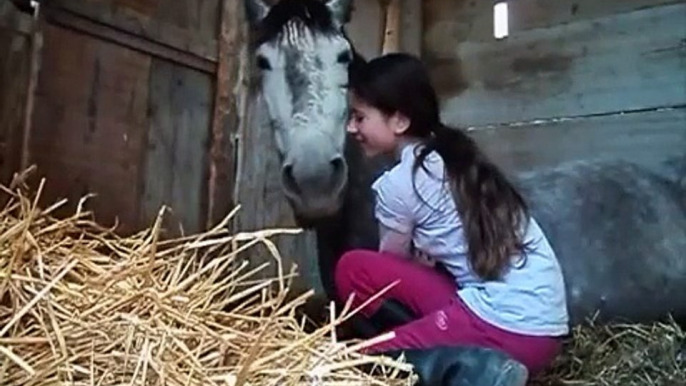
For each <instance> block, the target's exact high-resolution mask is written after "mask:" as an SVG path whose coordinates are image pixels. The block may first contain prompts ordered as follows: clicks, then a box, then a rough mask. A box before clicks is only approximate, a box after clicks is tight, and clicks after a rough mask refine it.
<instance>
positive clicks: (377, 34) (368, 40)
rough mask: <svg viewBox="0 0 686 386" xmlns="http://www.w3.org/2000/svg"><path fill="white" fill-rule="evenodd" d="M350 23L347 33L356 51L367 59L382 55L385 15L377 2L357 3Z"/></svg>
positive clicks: (347, 26)
mask: <svg viewBox="0 0 686 386" xmlns="http://www.w3.org/2000/svg"><path fill="white" fill-rule="evenodd" d="M353 6H354V9H353V12H352V18H351V20H350V23H349V24H348V25H346V27H345V28H346V31H347V33H348V36H349V37H350V40H352V42H353V44H354V45H355V49H356V50H357V51H359V52H360V54H361V55H362V56H364V57H365V58H367V59H369V58H373V57H376V56H378V55H379V54H380V53H381V46H382V45H383V33H384V31H383V25H384V23H383V19H384V16H385V15H384V13H383V9H382V7H381V4H380V2H379V1H377V0H373V1H355V2H354V3H353Z"/></svg>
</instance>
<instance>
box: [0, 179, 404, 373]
mask: <svg viewBox="0 0 686 386" xmlns="http://www.w3.org/2000/svg"><path fill="white" fill-rule="evenodd" d="M13 185H14V186H11V187H10V188H7V187H2V189H3V191H4V194H6V195H9V196H10V200H9V203H8V204H7V205H6V206H5V207H4V208H3V209H2V211H1V212H0V384H2V385H8V386H9V385H23V386H30V385H103V386H104V385H172V386H186V385H226V386H229V385H230V386H237V385H321V386H329V385H357V384H360V385H362V384H364V385H389V386H390V385H410V384H412V379H411V378H412V376H411V368H410V367H409V365H407V364H406V363H402V362H395V361H392V360H390V359H389V358H381V357H368V356H365V355H362V354H359V350H360V348H361V347H362V346H363V345H364V343H362V344H360V343H357V344H358V346H357V347H356V346H354V345H353V343H352V342H351V343H345V344H344V343H341V342H339V341H337V339H336V336H335V333H334V326H335V325H336V324H338V323H340V322H341V321H342V320H344V319H345V318H346V317H347V316H349V315H350V313H351V310H343V312H342V315H341V316H339V317H337V318H335V319H334V320H333V321H332V323H331V324H330V325H327V326H323V327H322V328H320V329H318V330H317V331H315V332H314V333H310V334H307V333H305V332H304V329H303V321H299V320H298V319H297V318H296V313H295V309H296V308H297V307H298V306H299V305H301V304H302V303H303V302H304V301H305V300H306V298H307V297H308V296H310V295H311V293H307V294H304V295H303V296H301V297H298V298H295V299H292V298H289V297H288V288H289V285H290V280H291V279H292V277H293V275H294V272H292V271H289V272H285V271H286V270H287V267H283V266H282V262H281V259H280V257H279V254H278V251H277V250H276V248H275V246H274V244H273V243H272V242H271V241H270V240H269V238H270V237H271V236H273V235H276V234H287V233H297V232H298V231H297V230H279V229H274V230H264V231H260V232H253V233H239V234H234V235H229V234H226V231H225V230H224V229H225V228H224V227H223V225H225V224H226V223H227V222H228V220H229V218H230V216H229V217H227V219H226V220H225V221H224V223H222V224H220V225H219V226H218V227H217V228H216V229H213V230H211V231H209V232H207V233H204V234H199V235H194V236H187V237H184V238H180V239H174V240H166V241H161V240H159V237H158V235H159V231H160V229H159V227H160V223H161V216H160V218H158V220H157V221H156V222H155V224H154V225H153V226H152V227H151V228H150V229H148V230H146V231H144V232H141V233H139V234H137V235H134V236H132V237H126V238H124V237H118V236H117V235H115V234H114V233H113V232H112V231H111V230H108V229H104V228H103V227H101V226H99V225H98V224H96V223H94V222H93V221H91V220H90V215H89V214H88V213H86V212H84V211H82V210H81V208H82V206H83V202H82V203H80V204H79V206H78V208H79V209H77V211H76V213H75V214H74V215H73V216H72V217H70V218H66V219H57V218H54V217H52V216H51V212H53V211H54V210H55V209H56V208H57V207H59V206H60V205H63V204H64V202H58V203H56V204H55V205H52V206H50V207H48V208H46V209H41V208H39V207H38V205H37V198H38V197H39V196H40V192H41V189H40V188H39V190H38V192H37V194H36V195H35V196H34V197H32V198H29V195H28V194H27V193H26V189H25V188H22V186H21V178H19V179H18V180H16V181H15V183H14V184H13ZM42 186H43V185H42V184H41V188H42ZM258 244H263V245H266V246H267V247H268V249H269V250H270V251H271V252H272V253H273V257H274V264H277V266H278V268H279V275H278V276H277V277H275V278H270V279H261V278H258V274H259V273H260V272H261V270H263V269H264V268H266V266H267V265H266V264H265V265H262V266H259V267H252V266H250V265H249V264H248V262H247V261H245V260H244V259H243V258H241V254H242V252H244V251H246V250H247V249H249V248H251V247H253V246H255V245H258ZM363 364H366V365H371V366H372V367H375V368H374V369H373V370H374V377H372V376H370V375H367V374H366V373H364V372H362V371H361V370H360V366H359V365H363ZM367 368H369V366H367Z"/></svg>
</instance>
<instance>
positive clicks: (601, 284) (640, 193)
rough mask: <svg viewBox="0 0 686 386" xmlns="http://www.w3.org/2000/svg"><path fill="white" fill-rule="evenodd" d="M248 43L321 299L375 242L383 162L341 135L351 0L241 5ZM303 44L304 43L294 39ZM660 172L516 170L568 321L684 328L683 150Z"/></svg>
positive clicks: (585, 167)
mask: <svg viewBox="0 0 686 386" xmlns="http://www.w3.org/2000/svg"><path fill="white" fill-rule="evenodd" d="M245 1H246V7H247V10H248V16H249V20H250V22H251V23H252V25H253V26H254V27H256V28H257V29H261V30H262V31H265V30H266V31H267V32H266V33H264V34H263V35H261V36H262V38H261V40H260V39H259V38H258V47H257V48H256V50H255V51H256V56H257V58H258V59H257V60H258V66H259V67H260V68H261V71H262V82H261V93H262V95H263V96H264V97H265V100H266V102H267V103H266V104H267V110H268V111H267V113H268V115H269V117H270V119H271V122H272V124H271V126H272V127H273V129H274V135H275V137H276V142H277V151H278V153H279V155H280V157H281V159H282V160H283V161H282V162H283V163H282V173H283V182H284V183H283V190H284V194H285V196H286V197H287V198H288V200H289V202H290V204H291V206H292V208H293V211H294V213H295V215H296V218H297V219H298V222H299V225H300V226H303V227H305V228H314V229H315V230H316V233H317V247H318V265H319V270H320V277H321V281H322V284H323V287H324V289H325V292H326V295H327V296H328V297H329V298H330V299H335V290H334V282H333V271H334V268H335V264H336V261H337V260H338V258H339V257H340V256H341V255H342V254H343V253H344V252H345V251H347V250H350V249H353V248H377V245H378V228H377V224H376V221H375V219H374V216H373V204H374V198H373V196H372V192H371V189H370V186H371V183H372V181H373V180H374V179H375V178H376V177H377V176H378V175H380V174H381V173H382V172H383V171H384V170H387V169H388V168H390V167H392V165H393V160H391V159H382V158H379V159H376V160H367V159H365V158H364V157H363V155H362V153H361V151H360V148H359V147H358V145H357V143H356V142H355V141H354V140H352V139H351V140H347V139H346V138H345V129H344V128H345V119H346V117H347V109H348V102H347V98H346V97H345V95H344V94H345V92H344V91H345V90H344V88H342V87H343V86H344V85H343V84H342V83H344V79H347V78H346V77H347V71H348V66H350V65H354V64H355V60H356V59H357V58H358V57H357V56H356V54H355V52H354V49H353V48H352V45H351V44H350V43H349V41H348V39H347V38H346V36H345V33H344V32H343V25H344V24H345V23H346V22H347V21H348V20H347V17H348V15H349V13H350V7H351V0H322V1H323V2H322V3H320V2H318V1H317V0H281V2H279V3H277V4H276V5H274V6H273V7H271V8H270V7H269V6H267V5H266V4H264V3H263V2H262V0H245ZM304 42H307V43H304ZM674 162H675V163H674V168H675V169H674V170H675V173H674V175H672V176H661V175H657V174H655V173H654V172H652V171H650V170H648V169H645V168H641V167H639V166H637V165H633V164H631V163H628V162H625V161H611V160H606V161H601V160H598V161H585V162H576V163H568V164H563V165H560V166H557V167H555V168H551V169H548V170H540V171H536V172H532V173H527V174H520V175H517V176H516V178H515V182H516V183H517V184H518V185H519V186H520V187H521V189H522V191H523V193H524V196H525V197H526V198H527V201H528V202H529V204H530V206H531V210H532V215H533V217H534V218H536V220H537V221H538V222H539V224H540V225H541V227H542V228H543V230H544V231H545V232H546V234H547V235H548V237H549V239H550V242H551V244H552V246H553V249H554V250H555V251H556V253H557V254H558V258H559V261H560V264H561V266H562V269H563V271H564V276H565V282H566V287H567V294H568V307H569V312H570V318H571V322H572V324H577V323H579V322H581V321H583V320H584V319H585V318H588V317H592V316H593V315H594V314H595V313H596V311H598V312H599V319H600V320H617V319H622V320H624V321H629V322H649V321H654V320H658V319H661V318H663V317H666V316H667V314H672V316H673V317H674V318H675V319H676V320H677V321H678V322H680V323H685V324H686V301H685V300H683V299H681V297H682V293H683V291H684V289H686V179H685V178H684V175H686V155H684V157H681V158H680V159H678V160H675V161H674Z"/></svg>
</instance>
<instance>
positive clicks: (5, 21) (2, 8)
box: [0, 1, 33, 36]
mask: <svg viewBox="0 0 686 386" xmlns="http://www.w3.org/2000/svg"><path fill="white" fill-rule="evenodd" d="M32 24H33V21H32V19H31V16H29V15H27V14H25V13H22V12H19V11H18V10H17V9H16V8H15V7H14V5H12V4H10V2H9V1H2V2H0V29H7V30H10V31H13V32H17V33H20V34H23V35H27V36H28V35H31V31H32V27H31V26H32Z"/></svg>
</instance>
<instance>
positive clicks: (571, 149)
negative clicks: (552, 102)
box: [471, 108, 686, 173]
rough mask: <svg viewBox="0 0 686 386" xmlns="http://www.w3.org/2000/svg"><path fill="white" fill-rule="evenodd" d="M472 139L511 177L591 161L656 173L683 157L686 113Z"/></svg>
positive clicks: (549, 125) (559, 123)
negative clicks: (631, 164) (645, 168)
mask: <svg viewBox="0 0 686 386" xmlns="http://www.w3.org/2000/svg"><path fill="white" fill-rule="evenodd" d="M471 135H472V137H473V138H475V139H476V140H477V142H478V143H479V144H480V145H481V146H482V147H483V149H484V150H485V151H486V152H487V153H488V154H489V156H491V157H492V159H493V160H494V161H495V162H496V163H497V164H498V165H500V166H502V167H503V168H504V169H505V170H507V171H508V172H511V173H517V172H529V171H536V170H539V169H541V168H546V167H550V166H554V165H558V164H561V163H565V162H570V161H577V160H591V159H594V158H613V159H623V160H628V161H631V162H636V163H639V164H641V165H644V166H649V167H652V168H654V169H655V170H656V171H659V169H660V167H661V163H662V161H663V160H665V159H666V158H669V157H672V156H678V155H682V156H683V155H686V108H680V109H669V110H662V111H659V110H658V111H648V112H639V113H632V114H621V115H612V116H603V117H591V118H579V119H569V120H556V121H548V122H543V123H540V124H537V125H535V124H522V125H518V126H516V127H508V128H503V127H499V128H492V129H479V130H474V131H472V132H471Z"/></svg>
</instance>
